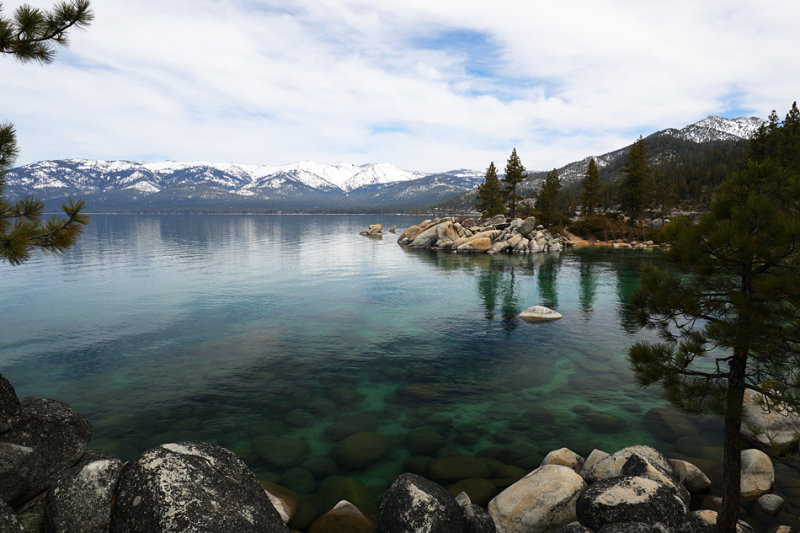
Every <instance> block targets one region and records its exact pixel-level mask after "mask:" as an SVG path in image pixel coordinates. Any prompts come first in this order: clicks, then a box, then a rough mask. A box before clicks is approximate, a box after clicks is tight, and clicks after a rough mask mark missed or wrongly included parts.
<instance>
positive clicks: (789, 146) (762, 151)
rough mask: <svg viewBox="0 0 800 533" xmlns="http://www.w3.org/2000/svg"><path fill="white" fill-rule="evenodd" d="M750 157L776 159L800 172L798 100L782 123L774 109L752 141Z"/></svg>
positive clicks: (791, 169) (790, 169)
mask: <svg viewBox="0 0 800 533" xmlns="http://www.w3.org/2000/svg"><path fill="white" fill-rule="evenodd" d="M750 157H752V158H753V159H754V160H756V161H763V160H765V159H767V158H771V159H774V160H775V161H777V162H778V164H780V165H781V166H783V167H784V168H786V169H787V170H789V171H791V172H794V173H796V174H797V173H800V110H798V109H797V102H794V103H793V104H792V108H791V109H790V110H789V112H788V113H787V114H786V118H785V119H784V121H783V123H782V124H781V123H780V122H779V121H778V114H777V113H776V112H775V111H774V110H773V111H772V113H770V116H769V122H768V123H767V124H765V125H762V126H761V128H760V129H759V130H758V132H757V133H756V135H755V136H754V137H753V142H752V143H751V150H750Z"/></svg>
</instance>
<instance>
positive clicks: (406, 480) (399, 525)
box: [373, 474, 464, 533]
mask: <svg viewBox="0 0 800 533" xmlns="http://www.w3.org/2000/svg"><path fill="white" fill-rule="evenodd" d="M373 531H374V533H411V532H417V531H420V532H421V531H424V532H426V533H461V532H463V531H464V517H463V514H462V511H461V508H460V507H459V506H458V504H457V503H456V501H455V500H454V499H453V497H452V496H450V494H449V493H448V492H447V491H446V490H445V489H444V487H442V486H441V485H439V484H437V483H434V482H433V481H431V480H429V479H425V478H424V477H421V476H418V475H416V474H401V475H400V476H398V477H397V478H396V479H395V480H394V481H393V482H392V484H391V485H390V486H389V489H388V490H387V491H386V494H384V496H383V499H382V500H381V504H380V507H379V509H378V517H377V519H376V520H375V529H374V530H373Z"/></svg>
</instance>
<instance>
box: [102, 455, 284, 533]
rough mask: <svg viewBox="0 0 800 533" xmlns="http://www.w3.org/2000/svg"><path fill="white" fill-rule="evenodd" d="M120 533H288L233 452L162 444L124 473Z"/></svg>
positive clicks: (115, 527) (115, 515)
mask: <svg viewBox="0 0 800 533" xmlns="http://www.w3.org/2000/svg"><path fill="white" fill-rule="evenodd" d="M111 530H112V531H114V532H115V533H128V532H131V533H132V532H139V531H163V532H168V531H182V532H197V533H200V532H207V533H226V532H230V531H239V532H254V533H255V532H262V533H279V532H280V533H286V532H288V528H287V527H286V526H285V525H284V523H283V521H282V520H281V517H280V515H279V514H278V512H277V511H276V510H275V508H274V507H273V506H272V503H270V499H269V497H268V496H267V494H266V492H264V490H263V489H262V488H261V486H260V485H259V484H258V481H257V480H256V477H255V475H254V474H253V473H252V472H251V471H250V470H249V469H248V468H247V466H246V465H245V464H244V463H243V462H242V461H241V460H240V459H239V458H238V457H236V455H234V454H233V452H230V451H228V450H226V449H224V448H221V447H219V446H215V445H213V444H208V443H204V442H181V443H170V444H162V445H161V446H157V447H155V448H151V449H150V450H147V451H145V452H144V453H142V454H141V455H139V456H138V457H136V458H135V459H132V460H131V461H130V462H128V463H127V464H126V465H125V467H124V468H123V469H122V472H121V474H120V477H119V483H118V485H117V493H116V501H115V503H114V507H113V509H112V512H111Z"/></svg>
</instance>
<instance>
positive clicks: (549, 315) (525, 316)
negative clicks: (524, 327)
mask: <svg viewBox="0 0 800 533" xmlns="http://www.w3.org/2000/svg"><path fill="white" fill-rule="evenodd" d="M519 317H520V318H521V319H522V320H525V321H527V322H550V321H552V320H558V319H559V318H563V315H561V313H558V312H556V311H553V310H552V309H549V308H547V307H544V306H542V305H534V306H533V307H529V308H527V309H525V310H524V311H523V312H521V313H520V314H519Z"/></svg>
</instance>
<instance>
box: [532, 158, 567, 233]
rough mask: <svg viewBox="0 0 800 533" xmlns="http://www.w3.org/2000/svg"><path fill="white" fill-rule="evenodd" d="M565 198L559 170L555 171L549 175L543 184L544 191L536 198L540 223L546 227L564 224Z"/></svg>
mask: <svg viewBox="0 0 800 533" xmlns="http://www.w3.org/2000/svg"><path fill="white" fill-rule="evenodd" d="M562 204H563V198H562V195H561V182H560V181H559V179H558V170H556V169H553V170H551V171H550V172H548V173H547V176H546V177H545V179H544V183H543V184H542V190H541V191H539V195H538V196H537V197H536V212H537V214H538V215H539V221H540V222H541V223H542V224H544V225H545V226H552V225H555V224H560V223H561V222H563V219H564V215H563V213H562Z"/></svg>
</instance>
